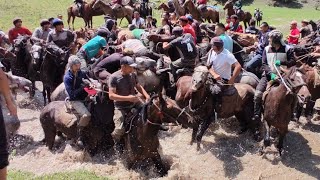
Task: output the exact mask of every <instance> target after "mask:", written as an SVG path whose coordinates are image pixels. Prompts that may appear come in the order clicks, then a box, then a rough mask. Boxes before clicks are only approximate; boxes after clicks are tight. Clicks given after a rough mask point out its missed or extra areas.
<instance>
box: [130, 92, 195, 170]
mask: <svg viewBox="0 0 320 180" xmlns="http://www.w3.org/2000/svg"><path fill="white" fill-rule="evenodd" d="M188 118H189V117H188V116H187V114H186V113H184V112H183V111H182V110H181V109H180V108H179V107H178V106H176V105H175V104H174V103H172V100H168V99H164V98H163V97H162V95H161V94H159V95H154V96H152V97H151V99H150V100H149V101H148V102H146V104H144V105H143V107H142V108H141V111H140V115H138V116H136V117H134V118H132V119H131V120H130V122H128V123H127V124H128V125H127V126H126V130H127V132H126V135H125V136H124V141H125V151H126V152H125V153H124V154H125V155H126V160H127V161H126V162H127V165H128V168H131V167H132V166H133V165H134V164H135V163H136V162H139V161H144V160H151V162H153V163H154V164H155V167H156V169H157V171H158V172H159V174H160V175H161V176H164V175H165V174H166V173H167V169H166V168H165V166H164V164H163V162H162V160H161V157H160V154H159V152H158V150H159V138H158V132H159V130H160V126H161V125H162V123H166V122H172V121H175V120H178V119H188ZM186 121H187V120H186Z"/></svg>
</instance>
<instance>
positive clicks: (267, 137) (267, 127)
mask: <svg viewBox="0 0 320 180" xmlns="http://www.w3.org/2000/svg"><path fill="white" fill-rule="evenodd" d="M263 122H264V128H265V136H264V140H263V144H264V147H267V146H270V125H269V123H268V122H267V121H266V120H263Z"/></svg>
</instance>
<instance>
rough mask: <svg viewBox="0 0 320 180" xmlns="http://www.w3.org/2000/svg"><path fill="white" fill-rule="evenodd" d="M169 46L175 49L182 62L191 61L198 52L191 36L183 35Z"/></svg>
mask: <svg viewBox="0 0 320 180" xmlns="http://www.w3.org/2000/svg"><path fill="white" fill-rule="evenodd" d="M170 45H171V46H173V47H176V48H177V49H178V52H179V53H180V58H181V59H182V60H184V59H188V60H193V59H195V58H196V57H197V55H198V52H197V48H196V46H195V44H194V40H193V37H192V36H191V34H188V33H187V34H184V35H182V36H180V37H178V38H176V39H174V40H172V41H171V42H170Z"/></svg>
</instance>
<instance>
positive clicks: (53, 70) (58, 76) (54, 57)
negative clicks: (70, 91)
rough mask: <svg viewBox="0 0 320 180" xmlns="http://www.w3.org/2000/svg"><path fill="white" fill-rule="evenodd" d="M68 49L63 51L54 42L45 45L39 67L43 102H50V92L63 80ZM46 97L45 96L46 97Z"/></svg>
mask: <svg viewBox="0 0 320 180" xmlns="http://www.w3.org/2000/svg"><path fill="white" fill-rule="evenodd" d="M68 54H69V52H68V51H64V50H62V49H61V48H59V47H58V46H57V45H55V44H48V45H46V47H45V55H44V58H43V62H42V65H41V67H40V79H41V81H42V83H43V92H42V93H43V97H44V103H45V104H46V102H47V101H46V100H48V101H49V102H51V99H50V94H51V93H52V91H54V90H55V89H56V87H58V86H59V85H60V84H61V83H62V82H63V74H64V72H65V66H66V64H67V63H68V59H67V58H68ZM46 97H47V98H46Z"/></svg>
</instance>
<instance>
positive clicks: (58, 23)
mask: <svg viewBox="0 0 320 180" xmlns="http://www.w3.org/2000/svg"><path fill="white" fill-rule="evenodd" d="M52 25H53V26H57V25H63V21H62V20H61V19H59V18H54V20H53V22H52Z"/></svg>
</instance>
